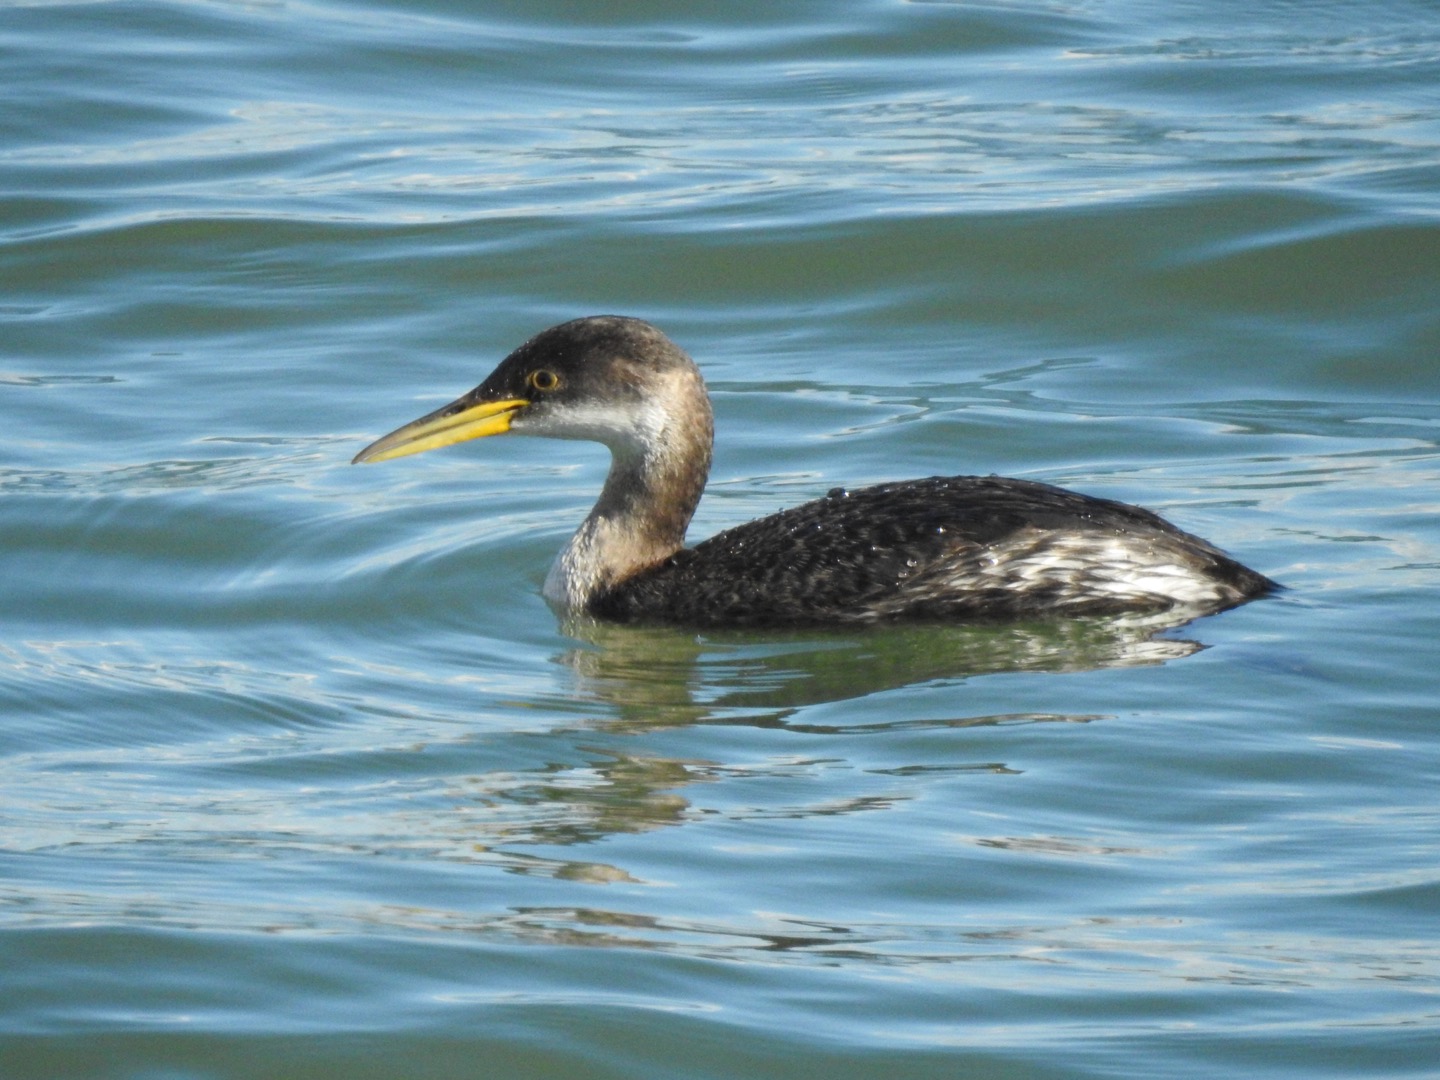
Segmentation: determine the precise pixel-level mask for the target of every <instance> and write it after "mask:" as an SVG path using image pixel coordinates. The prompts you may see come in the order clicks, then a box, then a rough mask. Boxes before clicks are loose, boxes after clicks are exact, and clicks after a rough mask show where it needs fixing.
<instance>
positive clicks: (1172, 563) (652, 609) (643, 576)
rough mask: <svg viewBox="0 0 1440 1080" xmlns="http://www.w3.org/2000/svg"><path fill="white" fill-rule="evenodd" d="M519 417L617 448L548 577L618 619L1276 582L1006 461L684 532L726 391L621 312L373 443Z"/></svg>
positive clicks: (1104, 604)
mask: <svg viewBox="0 0 1440 1080" xmlns="http://www.w3.org/2000/svg"><path fill="white" fill-rule="evenodd" d="M505 432H513V433H515V434H517V435H544V436H548V437H550V438H559V439H592V440H594V441H597V442H602V443H604V444H606V445H607V446H609V447H610V452H611V455H612V463H611V466H610V474H609V476H608V477H607V479H606V481H605V487H604V490H603V491H601V493H600V499H599V501H598V502H597V503H596V504H595V508H594V509H593V510H591V511H590V516H589V517H587V518H586V519H585V521H584V524H582V525H581V526H580V528H579V530H578V531H577V532H576V533H575V535H574V537H572V538H571V540H570V542H569V543H568V544H566V545H565V548H564V550H563V551H561V552H560V555H559V556H558V557H557V558H556V560H555V564H554V565H553V566H552V567H551V569H550V574H549V576H548V577H547V578H546V580H545V596H546V598H547V599H549V600H550V601H551V602H553V603H556V604H558V605H561V606H563V607H565V608H567V609H569V610H571V611H576V612H582V613H588V614H591V615H595V616H599V617H601V618H609V619H618V620H626V621H631V620H643V621H650V622H668V623H680V624H685V625H692V626H725V625H731V626H741V625H771V626H776V625H785V624H791V625H795V624H806V623H812V624H813V623H866V622H875V621H880V620H889V619H901V618H911V619H914V618H920V619H925V618H931V619H952V620H966V619H972V620H973V619H996V618H1001V619H1013V618H1034V617H1040V616H1049V615H1104V614H1115V613H1120V612H1148V611H1163V610H1167V609H1183V610H1186V611H1193V612H1194V614H1197V615H1198V614H1202V613H1206V612H1211V611H1218V610H1221V609H1222V608H1227V607H1232V606H1234V605H1235V604H1239V603H1243V602H1244V601H1246V600H1249V599H1251V598H1253V597H1256V596H1260V595H1261V594H1263V593H1265V592H1268V591H1269V590H1271V589H1273V588H1275V585H1274V583H1273V582H1271V581H1270V580H1269V579H1267V578H1265V577H1263V576H1262V575H1260V574H1257V573H1255V572H1254V571H1253V570H1249V569H1247V568H1246V567H1244V566H1241V565H1240V564H1239V563H1238V562H1235V561H1234V560H1233V559H1231V558H1229V557H1228V556H1227V555H1225V554H1224V553H1223V552H1221V551H1220V550H1218V549H1217V548H1215V547H1213V546H1211V545H1210V544H1208V543H1206V542H1205V541H1204V540H1201V539H1200V538H1199V537H1196V536H1191V535H1190V534H1188V533H1184V532H1181V531H1180V530H1179V529H1177V528H1175V527H1174V526H1173V525H1170V524H1169V523H1168V522H1166V521H1164V520H1163V519H1161V518H1159V517H1157V516H1156V515H1155V514H1152V513H1150V512H1149V511H1148V510H1142V509H1140V508H1138V507H1135V506H1127V505H1126V504H1124V503H1118V502H1111V501H1110V500H1108V499H1097V498H1092V497H1090V496H1088V495H1079V494H1076V493H1075V492H1071V491H1065V490H1063V489H1061V488H1056V487H1051V486H1049V485H1048V484H1040V483H1035V482H1034V481H1030V480H1011V479H1005V478H1002V477H994V476H987V477H980V476H952V477H931V478H930V479H927V480H907V481H902V482H900V483H892V484H881V485H879V486H877V487H869V488H863V489H860V490H857V491H846V490H844V489H842V488H836V489H835V490H833V491H831V492H830V493H829V494H828V495H827V496H825V498H823V499H817V500H816V501H814V502H809V503H806V504H804V505H803V506H797V507H795V508H793V509H790V510H785V511H782V512H780V513H778V514H773V515H771V516H770V517H767V518H761V519H760V520H758V521H752V522H750V523H749V524H746V525H740V526H738V527H737V528H734V529H728V530H726V531H725V532H722V533H720V534H719V535H718V536H714V537H712V538H711V539H709V540H707V541H705V542H704V543H702V544H699V545H697V546H696V547H693V548H685V547H683V544H684V540H685V528H686V526H687V525H688V524H689V522H690V517H691V515H692V514H693V513H694V512H695V507H696V505H697V504H698V503H699V501H700V494H701V492H702V490H703V489H704V486H705V479H706V476H707V474H708V473H709V470H710V444H711V436H712V432H713V420H712V416H711V412H710V400H709V397H708V395H707V394H706V392H705V383H704V381H703V380H702V379H701V377H700V371H699V369H698V368H697V367H696V366H695V363H694V361H692V360H691V359H690V358H689V357H688V356H686V355H685V353H684V352H682V351H681V350H680V348H679V347H678V346H676V345H675V344H674V342H672V341H670V339H669V338H667V337H666V336H665V335H664V334H662V333H661V332H660V331H659V330H657V329H655V327H653V326H651V325H650V324H649V323H645V322H642V321H640V320H639V319H628V318H622V317H620V316H611V315H602V316H596V317H594V318H588V319H576V320H574V321H573V322H567V323H563V324H561V325H560V326H555V327H552V328H551V329H549V330H546V331H544V332H543V333H541V334H538V335H536V336H535V337H533V338H531V339H530V340H529V341H527V342H526V343H525V344H524V345H521V346H520V348H518V349H516V350H515V351H514V352H513V353H511V354H510V355H509V356H508V357H506V358H505V360H504V361H503V362H502V363H501V364H500V366H499V367H497V368H496V369H495V371H494V372H492V373H491V375H490V377H489V378H487V379H486V380H485V381H484V382H483V383H481V384H480V385H479V386H478V387H476V388H475V389H474V390H472V391H470V392H469V393H468V394H466V395H464V396H463V397H461V398H459V399H457V400H456V401H454V402H451V403H450V404H449V405H446V406H445V407H444V408H441V409H437V410H436V411H435V412H433V413H430V414H429V415H428V416H423V417H421V418H420V419H419V420H416V421H414V422H413V423H410V424H406V425H405V426H404V427H402V428H399V429H398V430H396V431H393V432H391V433H390V434H389V435H386V436H385V437H384V438H382V439H379V440H377V441H376V442H374V443H372V444H371V445H369V446H367V447H366V448H365V449H364V450H362V451H360V453H359V454H357V455H356V456H355V461H356V462H361V461H384V460H387V459H389V458H396V457H403V456H404V455H406V454H414V453H419V452H420V451H422V450H432V449H434V448H436V447H440V446H448V445H450V444H451V443H457V442H462V441H464V440H466V439H477V438H482V437H484V436H487V435H500V434H503V433H505Z"/></svg>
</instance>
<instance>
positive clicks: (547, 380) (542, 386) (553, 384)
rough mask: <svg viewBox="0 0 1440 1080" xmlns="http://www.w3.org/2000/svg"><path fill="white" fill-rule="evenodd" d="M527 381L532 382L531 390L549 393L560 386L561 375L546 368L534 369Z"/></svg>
mask: <svg viewBox="0 0 1440 1080" xmlns="http://www.w3.org/2000/svg"><path fill="white" fill-rule="evenodd" d="M525 381H526V382H527V383H529V384H530V389H531V390H539V391H541V392H542V393H548V392H549V391H551V390H556V389H559V387H560V376H559V375H556V374H555V372H553V371H547V370H546V369H545V368H541V369H540V370H539V371H532V372H531V373H530V375H529V376H528V377H527V378H526V380H525Z"/></svg>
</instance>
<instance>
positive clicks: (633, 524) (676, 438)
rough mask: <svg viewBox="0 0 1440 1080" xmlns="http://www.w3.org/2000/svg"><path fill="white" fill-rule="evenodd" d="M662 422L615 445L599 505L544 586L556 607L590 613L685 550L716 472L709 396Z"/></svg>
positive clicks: (639, 429) (642, 427)
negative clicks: (606, 595) (602, 598)
mask: <svg viewBox="0 0 1440 1080" xmlns="http://www.w3.org/2000/svg"><path fill="white" fill-rule="evenodd" d="M655 416H656V420H655V422H654V423H653V424H641V425H637V432H638V434H637V435H636V437H634V438H625V439H615V440H610V451H611V464H610V473H609V475H608V476H607V477H606V478H605V487H604V488H603V490H602V491H601V492H600V498H599V499H598V500H597V501H596V503H595V507H594V509H593V510H591V511H590V515H589V516H588V517H587V518H586V519H585V521H584V522H583V523H582V524H581V526H580V528H579V529H578V530H576V532H575V535H574V536H572V537H571V538H570V541H569V542H568V543H567V544H566V545H565V547H564V548H563V549H562V550H561V552H560V554H559V555H558V556H557V557H556V559H555V562H554V564H553V565H552V566H551V567H550V573H549V576H548V577H547V578H546V580H545V597H546V599H548V600H549V601H550V602H551V603H554V604H558V605H560V606H562V607H565V608H567V609H570V610H583V609H584V608H585V607H586V606H587V605H588V603H589V602H590V601H591V600H592V599H594V598H595V597H597V596H599V595H600V594H601V593H603V592H605V591H606V590H607V589H609V588H612V587H613V586H615V585H618V584H619V583H621V582H623V581H625V580H627V579H628V578H630V577H633V576H634V575H635V574H638V573H640V572H641V571H643V570H645V569H647V568H649V567H651V566H654V565H656V564H657V563H660V562H663V561H664V560H665V559H667V558H669V557H670V556H671V555H673V554H675V552H677V551H679V550H680V548H681V547H683V546H684V544H685V529H686V528H687V527H688V526H689V524H690V518H691V517H692V516H693V515H694V513H695V507H696V506H697V505H698V504H699V502H700V496H701V494H702V493H703V492H704V490H705V480H706V477H707V476H708V474H709V471H710V454H711V442H712V435H713V421H712V419H711V414H710V405H709V401H708V400H707V399H706V398H705V397H704V393H703V389H702V390H701V393H700V395H699V398H698V404H695V405H692V407H691V408H689V409H687V410H680V411H678V412H673V413H669V414H662V413H659V412H658V411H657V413H656V414H655Z"/></svg>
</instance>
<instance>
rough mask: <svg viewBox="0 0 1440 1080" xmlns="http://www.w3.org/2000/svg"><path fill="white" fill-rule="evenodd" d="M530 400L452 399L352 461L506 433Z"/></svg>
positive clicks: (388, 457) (379, 458)
mask: <svg viewBox="0 0 1440 1080" xmlns="http://www.w3.org/2000/svg"><path fill="white" fill-rule="evenodd" d="M462 400H463V399H462ZM529 404H530V402H528V401H526V400H525V399H523V398H512V399H510V400H508V401H482V402H479V403H477V404H475V405H468V406H461V405H460V404H459V402H451V403H450V404H449V405H446V406H445V407H444V408H440V409H436V410H435V411H434V412H433V413H430V414H429V415H428V416H422V417H420V419H419V420H412V421H410V423H408V424H406V425H405V426H404V427H400V428H396V429H395V430H394V431H392V432H390V434H389V435H385V436H382V437H381V438H379V439H376V440H375V441H374V442H373V443H371V444H370V445H369V446H367V447H365V449H364V450H361V451H360V453H358V454H356V455H355V457H354V458H352V459H351V461H350V464H352V465H359V464H360V463H361V462H366V461H390V460H391V459H392V458H399V457H406V456H407V455H409V454H420V453H423V452H424V451H426V450H438V449H439V448H440V447H442V446H453V445H454V444H455V443H459V442H466V441H467V440H469V439H483V438H485V437H486V436H487V435H503V434H505V432H507V431H509V430H510V421H511V419H512V418H513V417H514V415H515V414H516V413H517V412H519V411H520V410H521V409H523V408H524V407H525V406H526V405H529Z"/></svg>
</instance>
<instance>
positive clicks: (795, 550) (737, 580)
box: [590, 476, 1274, 626]
mask: <svg viewBox="0 0 1440 1080" xmlns="http://www.w3.org/2000/svg"><path fill="white" fill-rule="evenodd" d="M1273 587H1274V586H1273V583H1272V582H1270V581H1269V580H1268V579H1266V578H1265V577H1263V576H1262V575H1260V574H1257V573H1255V572H1254V571H1251V570H1249V569H1247V568H1246V567H1244V566H1242V565H1241V564H1239V563H1237V562H1235V561H1234V560H1233V559H1230V558H1229V557H1228V556H1227V555H1225V554H1224V553H1223V552H1221V551H1220V550H1219V549H1217V548H1215V547H1213V546H1212V545H1210V544H1208V543H1207V542H1205V541H1204V540H1201V539H1199V538H1198V537H1195V536H1191V535H1190V534H1188V533H1185V532H1182V531H1181V530H1179V529H1177V528H1175V527H1174V526H1173V525H1170V524H1169V523H1168V522H1166V521H1165V520H1164V519H1163V518H1161V517H1159V516H1158V515H1156V514H1153V513H1151V512H1150V511H1148V510H1143V509H1141V508H1139V507H1135V506H1129V505H1126V504H1124V503H1118V502H1113V501H1111V500H1108V499H1098V498H1094V497H1092V496H1087V495H1081V494H1078V493H1076V492H1072V491H1067V490H1064V489H1062V488H1057V487H1052V486H1051V485H1048V484H1041V483H1036V482H1034V481H1027V480H1014V479H1006V478H1003V477H980V476H955V477H931V478H929V479H925V480H910V481H904V482H900V483H892V484H881V485H878V486H875V487H869V488H863V489H860V490H856V491H845V490H843V489H837V490H835V491H832V492H831V493H830V494H829V495H827V496H826V497H824V498H822V499H817V500H815V501H813V502H809V503H805V504H803V505H801V506H797V507H794V508H792V509H789V510H784V511H781V512H780V513H778V514H774V515H772V516H770V517H766V518H761V519H759V520H757V521H752V522H748V523H747V524H744V525H740V526H737V527H736V528H733V529H728V530H726V531H725V532H722V533H719V534H718V535H716V536H714V537H712V538H710V539H709V540H706V541H704V542H703V543H701V544H698V545H696V546H695V547H693V548H687V549H685V550H682V551H679V552H677V553H676V554H675V555H673V556H671V557H670V558H669V559H667V560H665V561H664V562H662V563H660V564H658V565H657V566H654V567H651V568H649V569H648V570H645V571H643V572H641V573H640V574H637V575H635V576H634V577H632V578H630V579H628V580H626V581H622V582H620V583H619V584H618V585H616V586H614V587H612V588H611V589H609V590H607V591H606V592H603V593H602V594H600V595H599V596H598V597H596V598H595V600H594V601H592V603H591V605H590V610H591V612H592V613H593V614H595V615H598V616H601V617H603V618H611V619H620V620H625V621H656V622H667V623H679V624H685V625H693V626H743V625H752V626H753V625H787V624H788V625H802V624H807V623H837V622H838V623H867V622H875V621H881V620H887V619H895V618H911V619H913V618H936V619H951V620H954V619H971V620H980V619H999V618H1017V617H1018V618H1026V617H1043V616H1048V615H1085V614H1107V613H1111V612H1120V611H1127V612H1133V611H1137V610H1147V609H1149V610H1163V609H1166V608H1169V607H1174V606H1177V605H1180V604H1187V603H1188V604H1193V605H1196V606H1198V607H1200V608H1202V609H1205V610H1220V609H1221V608H1224V607H1229V606H1231V605H1233V604H1237V603H1240V602H1242V601H1244V600H1246V599H1249V598H1251V597H1253V596H1257V595H1259V594H1261V593H1263V592H1265V591H1268V590H1269V589H1270V588H1273Z"/></svg>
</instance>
